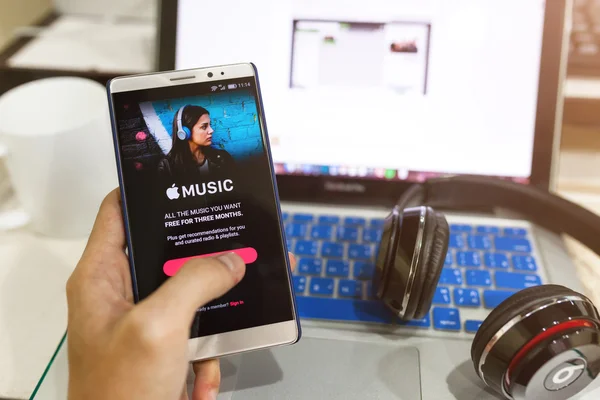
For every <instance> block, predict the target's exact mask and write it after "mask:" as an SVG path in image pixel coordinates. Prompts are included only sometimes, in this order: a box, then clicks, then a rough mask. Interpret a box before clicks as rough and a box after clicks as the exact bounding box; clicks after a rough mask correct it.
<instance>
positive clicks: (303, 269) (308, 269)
mask: <svg viewBox="0 0 600 400" xmlns="http://www.w3.org/2000/svg"><path fill="white" fill-rule="evenodd" d="M322 268H323V260H321V259H320V258H301V259H300V261H298V272H299V273H301V274H307V275H321V269H322Z"/></svg>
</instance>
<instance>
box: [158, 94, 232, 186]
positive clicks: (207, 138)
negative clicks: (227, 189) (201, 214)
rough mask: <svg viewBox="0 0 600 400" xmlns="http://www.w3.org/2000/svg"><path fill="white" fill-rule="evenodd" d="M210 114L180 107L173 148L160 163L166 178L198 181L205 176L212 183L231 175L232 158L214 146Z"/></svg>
mask: <svg viewBox="0 0 600 400" xmlns="http://www.w3.org/2000/svg"><path fill="white" fill-rule="evenodd" d="M210 122H211V121H210V114H209V112H208V110H206V109H205V108H204V107H201V106H195V105H186V106H183V107H181V108H180V109H179V110H178V111H177V113H175V116H174V118H173V146H172V148H171V151H169V153H168V154H167V155H166V157H165V158H164V159H162V160H161V161H160V162H159V164H158V173H159V176H161V177H162V178H163V179H166V178H169V180H177V179H185V180H195V179H196V178H198V177H201V176H203V175H204V176H206V177H210V179H211V180H214V179H219V178H221V177H223V178H225V177H227V175H228V174H229V173H231V172H232V168H233V163H234V161H233V157H232V156H231V154H229V153H228V152H227V151H225V150H222V149H216V148H214V147H211V146H212V137H213V132H214V130H213V129H212V127H211V125H210Z"/></svg>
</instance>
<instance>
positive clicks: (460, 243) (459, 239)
mask: <svg viewBox="0 0 600 400" xmlns="http://www.w3.org/2000/svg"><path fill="white" fill-rule="evenodd" d="M465 245H466V242H465V237H464V236H463V235H462V234H460V233H451V234H450V238H449V239H448V247H452V248H455V249H463V248H464V247H465Z"/></svg>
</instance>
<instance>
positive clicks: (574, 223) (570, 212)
mask: <svg viewBox="0 0 600 400" xmlns="http://www.w3.org/2000/svg"><path fill="white" fill-rule="evenodd" d="M412 202H415V203H416V204H423V205H428V206H430V207H433V208H438V209H445V208H446V209H463V210H464V209H478V208H482V207H486V208H502V209H505V210H509V211H513V212H516V213H519V214H521V215H523V216H524V217H525V218H527V219H528V220H529V221H531V222H532V223H534V224H537V225H539V226H541V227H544V228H546V229H548V230H550V231H553V232H557V233H565V234H567V235H569V236H571V237H573V238H574V239H576V240H577V241H579V242H581V243H582V244H583V245H584V246H586V247H588V248H589V249H590V250H592V251H593V252H595V253H596V254H598V255H600V239H599V238H600V216H598V215H596V214H594V213H593V212H591V211H589V210H587V209H585V208H583V207H581V206H579V205H577V204H575V203H573V202H571V201H569V200H566V199H563V198H561V197H559V196H556V195H554V194H552V193H550V192H548V191H543V190H541V189H539V188H536V187H532V186H527V185H523V184H519V183H516V182H512V181H508V180H501V179H497V178H489V177H482V176H469V175H467V176H453V177H444V178H433V179H429V180H427V181H425V182H424V183H422V184H417V185H413V186H412V187H411V188H409V189H408V190H407V191H406V192H405V193H404V194H403V196H402V197H401V198H400V199H399V200H398V204H403V207H406V206H407V205H408V204H409V203H412Z"/></svg>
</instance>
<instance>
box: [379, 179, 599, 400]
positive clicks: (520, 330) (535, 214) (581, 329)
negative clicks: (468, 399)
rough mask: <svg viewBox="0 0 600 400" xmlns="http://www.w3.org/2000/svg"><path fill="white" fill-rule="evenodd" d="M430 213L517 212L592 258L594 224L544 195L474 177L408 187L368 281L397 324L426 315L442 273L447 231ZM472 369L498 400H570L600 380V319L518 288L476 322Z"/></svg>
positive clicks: (584, 301)
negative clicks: (575, 242) (570, 240)
mask: <svg viewBox="0 0 600 400" xmlns="http://www.w3.org/2000/svg"><path fill="white" fill-rule="evenodd" d="M436 207H439V208H440V209H442V208H448V209H480V208H482V207H486V208H495V207H498V208H503V209H506V210H510V211H513V212H517V213H519V214H522V215H523V216H525V217H527V219H528V220H529V221H531V222H532V223H535V224H537V225H539V226H541V227H544V228H546V229H548V230H551V231H554V232H562V233H565V234H567V235H570V236H571V237H573V238H574V239H576V240H578V241H579V242H581V243H582V244H583V245H585V246H587V247H588V248H590V249H591V250H592V251H594V252H595V253H596V254H598V255H600V217H599V216H597V215H595V214H593V213H592V212H590V211H588V210H586V209H585V208H582V207H580V206H578V205H576V204H574V203H572V202H569V201H568V200H565V199H563V198H560V197H558V196H556V195H553V194H551V193H549V192H545V191H541V190H538V189H536V188H533V187H529V186H525V185H522V184H518V183H514V182H511V181H505V180H500V179H494V178H487V177H478V176H456V177H449V178H435V179H430V180H428V181H426V182H424V183H419V184H415V185H413V186H411V187H410V188H409V189H408V190H407V191H406V192H405V193H404V194H403V195H402V197H401V198H400V199H399V200H398V202H397V204H396V206H395V207H394V208H393V210H392V211H391V213H390V214H389V215H388V216H387V218H386V219H385V223H384V227H383V234H382V238H381V241H380V247H379V252H378V254H377V259H376V262H375V266H376V267H375V272H374V275H373V278H372V279H373V288H374V292H375V294H376V296H377V297H378V298H379V299H380V300H381V301H383V303H384V304H385V305H386V306H387V308H389V309H390V310H391V311H392V312H393V313H394V314H395V315H397V316H398V317H399V318H400V319H402V320H405V321H409V320H411V319H420V318H423V317H424V316H425V315H426V314H427V311H428V310H429V308H430V307H431V304H432V301H433V295H434V292H435V289H436V286H437V284H438V280H439V278H440V273H441V271H442V268H443V266H444V260H445V256H446V252H447V251H448V239H449V228H448V223H447V221H446V218H445V217H444V215H443V214H441V213H440V212H437V211H435V208H436ZM471 360H472V362H473V366H474V368H475V371H476V373H477V374H478V375H479V377H480V378H481V379H482V381H483V382H484V383H485V384H486V385H487V386H488V387H490V388H491V389H493V390H494V391H495V392H496V393H497V394H499V395H500V396H501V397H503V398H506V399H538V398H547V399H551V400H558V399H568V398H569V397H571V396H573V395H575V394H576V393H578V392H580V391H581V390H583V389H584V388H585V387H586V386H588V385H589V384H590V383H591V382H592V381H593V380H594V379H595V378H596V376H597V375H598V373H599V371H600V315H599V314H598V310H597V309H596V307H595V306H594V304H592V302H591V301H590V300H589V299H588V298H587V297H586V296H584V295H582V294H580V293H577V292H575V291H573V290H571V289H568V288H566V287H563V286H559V285H551V284H548V285H540V286H534V287H530V288H527V289H523V290H521V291H519V292H517V293H515V294H513V295H512V296H511V297H509V298H508V299H506V300H504V301H503V302H502V303H501V304H499V305H498V306H497V307H496V308H495V309H494V310H492V312H491V313H490V314H489V315H488V317H487V318H486V319H485V320H484V321H483V323H482V324H481V326H480V327H479V329H478V330H477V333H476V334H475V337H474V339H473V343H472V345H471Z"/></svg>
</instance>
